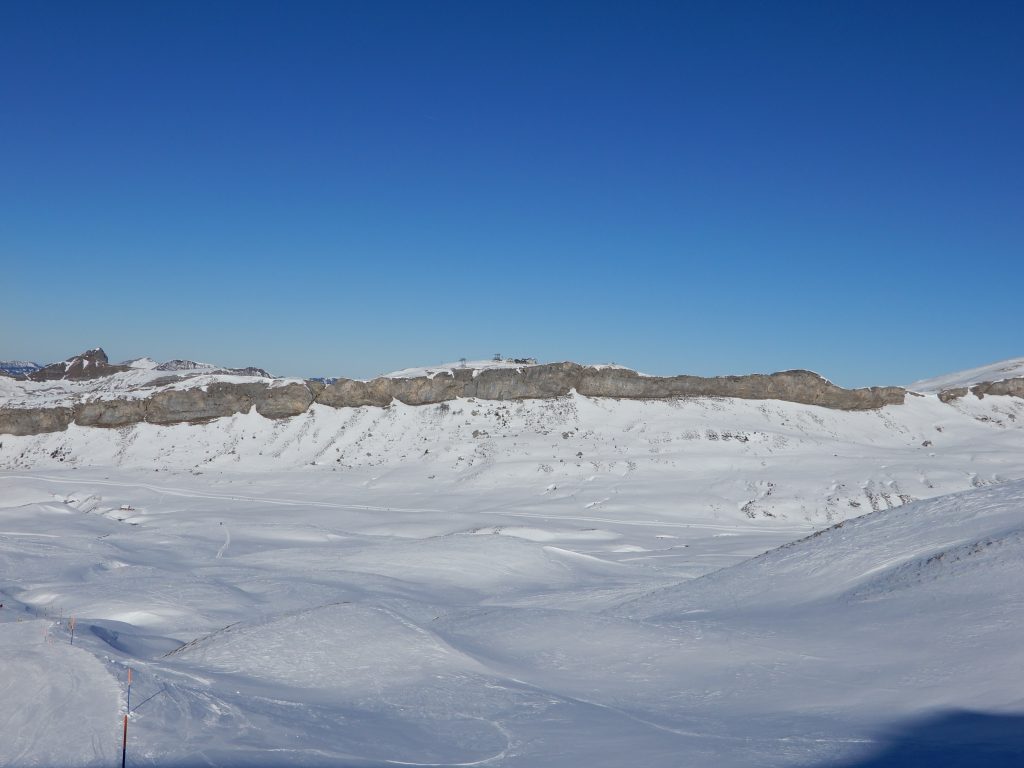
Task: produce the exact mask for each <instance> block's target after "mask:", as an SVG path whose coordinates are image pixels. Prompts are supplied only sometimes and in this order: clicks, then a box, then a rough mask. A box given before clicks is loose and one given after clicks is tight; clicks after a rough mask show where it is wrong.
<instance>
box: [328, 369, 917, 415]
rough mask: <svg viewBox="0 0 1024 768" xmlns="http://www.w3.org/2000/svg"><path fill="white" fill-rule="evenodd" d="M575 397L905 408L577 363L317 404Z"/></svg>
mask: <svg viewBox="0 0 1024 768" xmlns="http://www.w3.org/2000/svg"><path fill="white" fill-rule="evenodd" d="M574 389H575V390H576V391H577V392H579V393H580V394H581V395H584V396H587V397H619V398H628V399H635V400H651V399H664V398H671V397H739V398H743V399H747V400H788V401H790V402H794V403H804V404H807V405H820V406H823V407H825V408H838V409H841V410H850V411H854V410H870V409H874V408H881V407H883V406H886V405H898V404H902V403H903V399H904V397H905V395H906V390H904V389H902V388H901V387H869V388H864V389H843V388H842V387H837V386H836V385H835V384H832V383H831V382H830V381H827V380H826V379H823V378H822V377H821V376H819V375H818V374H816V373H812V372H810V371H784V372H782V373H772V374H752V375H749V376H716V377H713V378H704V377H701V376H666V377H661V376H643V375H641V374H639V373H637V372H636V371H631V370H628V369H625V368H594V367H588V366H582V365H578V364H576V363H551V364H547V365H532V366H527V367H523V368H519V369H510V368H495V369H489V370H483V371H472V370H469V369H455V370H453V371H450V372H445V373H441V374H438V375H436V376H433V377H427V376H420V377H416V378H410V379H394V378H387V377H381V378H377V379H374V380H373V381H355V380H352V379H338V380H337V381H336V382H334V383H333V384H331V385H330V386H328V387H326V388H325V389H324V391H323V392H322V393H321V394H320V395H319V397H317V402H318V403H323V404H324V405H330V406H334V407H335V408H343V407H357V406H363V405H376V406H385V405H388V404H389V403H391V401H392V400H399V401H401V402H403V403H405V404H407V405H428V404H431V403H440V402H444V401H447V400H454V399H456V398H460V397H478V398H480V399H482V400H525V399H536V398H547V397H562V396H564V395H567V394H569V392H570V391H572V390H574Z"/></svg>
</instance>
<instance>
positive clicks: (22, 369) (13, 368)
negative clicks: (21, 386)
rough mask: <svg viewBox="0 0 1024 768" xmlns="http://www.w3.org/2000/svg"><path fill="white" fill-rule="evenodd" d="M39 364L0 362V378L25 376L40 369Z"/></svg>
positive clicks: (25, 361)
mask: <svg viewBox="0 0 1024 768" xmlns="http://www.w3.org/2000/svg"><path fill="white" fill-rule="evenodd" d="M42 367H43V366H41V365H40V364H39V363H33V362H31V361H29V360H0V375H2V376H27V375H28V374H30V373H35V372H36V371H38V370H39V369H40V368H42Z"/></svg>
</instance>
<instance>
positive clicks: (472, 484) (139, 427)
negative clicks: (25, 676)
mask: <svg viewBox="0 0 1024 768" xmlns="http://www.w3.org/2000/svg"><path fill="white" fill-rule="evenodd" d="M119 375H120V376H125V377H128V376H133V375H142V376H145V375H148V374H147V372H144V371H141V372H136V371H132V372H130V373H125V374H119ZM91 383H92V382H89V383H83V384H82V385H81V386H83V387H84V386H87V384H91ZM0 386H3V383H2V382H0ZM177 386H181V385H180V384H179V385H177ZM41 396H45V392H44V393H41ZM66 466H74V467H88V466H94V467H105V466H109V467H137V468H143V467H145V468H150V469H157V470H175V469H177V470H189V471H202V472H229V473H230V472H238V471H241V472H250V471H279V470H287V469H297V468H301V469H302V471H303V472H304V473H307V474H308V473H327V474H329V475H331V476H332V477H334V478H336V479H337V482H341V483H344V484H346V485H350V484H351V485H359V484H361V483H367V484H369V485H371V486H373V487H375V488H379V489H381V490H384V489H388V488H396V487H403V488H425V489H426V488H428V489H429V492H430V493H434V492H438V491H441V490H443V491H444V492H445V493H446V494H447V495H448V496H449V497H450V498H451V499H452V500H453V503H457V504H461V503H463V502H462V501H461V500H462V499H464V498H467V497H468V498H475V496H474V494H476V493H478V492H479V491H481V490H487V491H488V492H490V493H494V494H500V495H502V496H504V497H508V498H517V499H520V500H521V503H522V507H523V512H524V513H526V512H530V513H536V514H545V513H546V510H547V509H548V508H550V507H551V506H552V505H553V504H554V505H555V506H557V508H558V513H559V514H571V515H574V516H577V517H589V518H608V517H611V518H615V519H624V518H627V517H629V518H634V519H642V518H645V517H650V516H653V515H655V514H656V515H657V516H663V517H664V516H667V517H671V518H674V519H677V520H680V521H708V522H728V523H732V522H736V521H742V520H746V519H750V518H753V519H759V520H765V521H766V522H767V523H769V524H770V523H771V521H772V520H776V521H790V522H799V523H801V524H805V523H808V522H811V523H814V524H827V523H829V522H835V521H838V520H841V519H844V518H846V517H850V516H857V515H860V514H862V513H863V512H866V511H870V510H872V509H884V508H888V507H893V506H899V505H901V504H903V503H905V502H907V501H910V500H913V499H920V498H929V497H933V496H937V495H940V494H943V493H949V492H954V491H959V490H963V489H966V488H971V487H975V486H981V485H988V484H993V483H1000V482H1003V481H1005V480H1009V479H1014V478H1024V400H1021V399H1020V398H1014V397H1004V396H998V397H996V396H992V397H986V398H984V399H981V400H979V399H978V398H976V397H974V396H973V395H968V396H967V397H965V398H962V399H960V400H957V401H955V402H953V403H949V404H947V403H942V402H940V401H939V400H938V399H937V398H936V397H935V396H928V397H909V398H908V399H907V403H906V404H905V405H903V406H890V407H887V408H884V409H881V410H878V411H865V412H846V411H837V410H830V409H825V408H819V407H815V406H804V405H797V404H794V403H785V402H780V401H755V400H737V399H713V398H703V399H688V400H669V401H630V400H615V399H610V398H601V399H598V398H585V397H581V396H578V395H576V396H570V397H566V398H558V399H553V400H526V401H519V402H495V401H483V400H472V399H465V400H458V401H453V402H451V403H442V404H441V405H435V406H418V407H415V406H405V405H402V404H400V403H395V404H393V405H392V406H391V407H389V408H374V407H365V408H340V409H335V408H330V407H326V406H321V405H313V406H312V407H311V408H310V409H309V410H308V411H306V412H305V413H303V414H301V415H299V416H296V417H294V418H291V419H285V420H278V421H273V420H268V419H264V418H263V417H261V416H259V415H257V414H255V413H250V414H239V415H237V416H234V417H231V418H225V419H219V420H216V421H213V422H211V423H208V424H203V425H189V424H181V425H175V426H166V427H161V426H156V425H152V424H136V425H133V426H128V427H124V428H121V429H116V430H110V429H96V428H88V427H79V426H75V425H72V426H71V428H70V429H68V430H67V431H64V432H55V433H52V434H47V435H38V436H27V437H11V436H4V437H3V439H2V440H0V468H3V467H6V468H10V469H46V468H52V467H66ZM665 499H670V500H671V501H670V503H669V506H668V509H664V508H663V505H664V501H665ZM556 500H557V503H556Z"/></svg>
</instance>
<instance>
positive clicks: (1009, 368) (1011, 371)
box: [907, 357, 1024, 393]
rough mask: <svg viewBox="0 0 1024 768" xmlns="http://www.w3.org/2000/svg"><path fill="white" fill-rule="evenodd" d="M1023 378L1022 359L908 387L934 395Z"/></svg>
mask: <svg viewBox="0 0 1024 768" xmlns="http://www.w3.org/2000/svg"><path fill="white" fill-rule="evenodd" d="M1020 376H1024V357H1017V358H1013V359H1010V360H1003V361H1001V362H998V363H991V364H990V365H983V366H980V367H978V368H971V369H969V370H966V371H958V372H956V373H948V374H945V375H942V376H936V377H934V378H931V379H921V380H920V381H915V382H914V383H913V384H911V385H909V386H908V387H907V389H909V390H910V391H911V392H924V393H934V392H941V391H942V390H944V389H953V388H954V387H969V386H971V385H973V384H980V383H981V382H983V381H1003V380H1005V379H1013V378H1017V377H1020Z"/></svg>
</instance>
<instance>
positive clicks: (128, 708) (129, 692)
mask: <svg viewBox="0 0 1024 768" xmlns="http://www.w3.org/2000/svg"><path fill="white" fill-rule="evenodd" d="M131 711H132V668H131V667H128V706H126V707H125V712H131Z"/></svg>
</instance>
